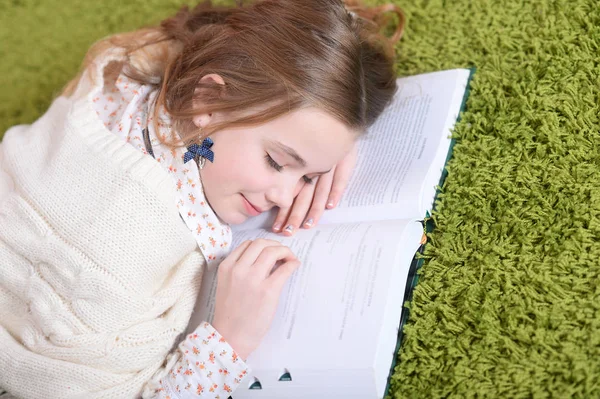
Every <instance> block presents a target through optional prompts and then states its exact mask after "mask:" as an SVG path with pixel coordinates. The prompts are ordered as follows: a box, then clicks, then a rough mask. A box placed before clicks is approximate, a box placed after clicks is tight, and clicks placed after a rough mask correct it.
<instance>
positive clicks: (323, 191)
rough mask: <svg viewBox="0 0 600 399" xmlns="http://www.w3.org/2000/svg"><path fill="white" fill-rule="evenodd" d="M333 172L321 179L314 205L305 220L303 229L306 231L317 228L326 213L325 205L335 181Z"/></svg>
mask: <svg viewBox="0 0 600 399" xmlns="http://www.w3.org/2000/svg"><path fill="white" fill-rule="evenodd" d="M332 172H333V171H332ZM332 172H329V173H326V174H324V175H321V176H320V177H319V181H318V182H317V187H316V189H315V194H314V198H313V201H312V205H311V207H310V210H309V211H308V215H307V216H306V219H305V220H304V225H303V227H304V228H305V229H308V228H311V227H313V226H315V225H316V224H317V223H318V221H319V219H320V218H321V216H322V215H323V212H324V211H325V203H326V201H327V198H328V197H329V192H330V191H331V184H332V181H333V173H332Z"/></svg>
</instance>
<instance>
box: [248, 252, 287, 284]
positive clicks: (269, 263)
mask: <svg viewBox="0 0 600 399" xmlns="http://www.w3.org/2000/svg"><path fill="white" fill-rule="evenodd" d="M296 259H298V258H297V257H296V255H294V253H293V252H292V250H291V249H290V248H289V247H287V246H285V245H281V246H276V247H266V248H264V249H263V250H262V252H261V253H260V255H259V256H258V259H256V262H254V264H253V265H252V269H251V270H252V274H254V275H255V276H257V277H259V278H260V279H261V280H264V279H266V278H267V277H268V276H269V274H271V271H272V270H273V267H274V266H275V265H276V264H277V263H278V262H283V263H285V262H288V261H290V260H296ZM279 267H281V266H279Z"/></svg>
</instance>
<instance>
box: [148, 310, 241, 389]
mask: <svg viewBox="0 0 600 399" xmlns="http://www.w3.org/2000/svg"><path fill="white" fill-rule="evenodd" d="M248 371H249V369H248V366H247V365H246V363H245V362H244V361H243V360H242V359H241V358H240V357H239V356H238V355H237V353H235V351H234V350H233V349H232V348H231V346H230V345H229V344H228V343H227V342H226V341H225V339H224V338H223V337H222V336H221V335H220V334H219V333H218V332H217V330H215V329H214V328H213V327H212V326H211V325H210V324H209V323H207V322H204V323H201V324H200V325H199V326H198V328H196V330H195V331H194V332H193V333H192V334H190V335H188V336H187V337H186V339H184V340H183V341H182V342H181V343H180V344H179V346H178V348H177V350H176V351H175V353H174V354H173V355H172V357H171V358H170V359H169V360H168V361H167V366H166V367H165V368H164V369H163V370H161V371H159V373H157V374H156V375H155V376H154V378H153V380H152V381H150V382H149V383H148V385H147V386H146V389H145V390H144V393H143V395H142V397H143V398H145V399H148V398H152V399H175V398H179V399H185V398H211V399H218V398H220V399H226V398H227V397H229V395H231V393H232V392H233V391H235V390H236V388H237V387H238V386H239V385H240V383H241V382H242V379H243V378H244V376H246V374H248Z"/></svg>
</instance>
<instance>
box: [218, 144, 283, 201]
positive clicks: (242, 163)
mask: <svg viewBox="0 0 600 399" xmlns="http://www.w3.org/2000/svg"><path fill="white" fill-rule="evenodd" d="M249 158H250V157H249V155H248V154H240V155H239V156H235V154H234V153H233V151H232V152H229V153H227V154H224V155H223V156H222V157H221V159H220V161H221V162H219V163H215V165H214V168H213V169H214V171H212V173H211V181H212V182H213V183H214V184H216V185H218V186H220V187H221V188H226V190H227V191H235V192H238V191H261V190H264V189H266V187H267V186H268V184H269V179H270V178H271V177H272V176H271V174H270V173H269V170H268V169H267V168H266V166H265V165H263V164H262V163H261V161H263V160H262V159H260V157H252V158H253V159H249Z"/></svg>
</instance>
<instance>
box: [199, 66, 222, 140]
mask: <svg viewBox="0 0 600 399" xmlns="http://www.w3.org/2000/svg"><path fill="white" fill-rule="evenodd" d="M208 81H213V82H216V83H218V84H220V85H225V81H224V80H223V78H222V77H221V75H217V74H216V73H210V74H208V75H204V76H203V77H202V79H200V82H208ZM199 92H200V88H196V90H195V91H194V94H198V93H199ZM197 101H198V100H194V108H196V107H199V105H200V104H199V103H198V102H197ZM211 119H212V114H199V115H196V116H194V117H193V118H192V121H193V122H194V125H196V126H198V127H199V128H202V127H205V126H207V125H208V124H209V123H210V120H211Z"/></svg>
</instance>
